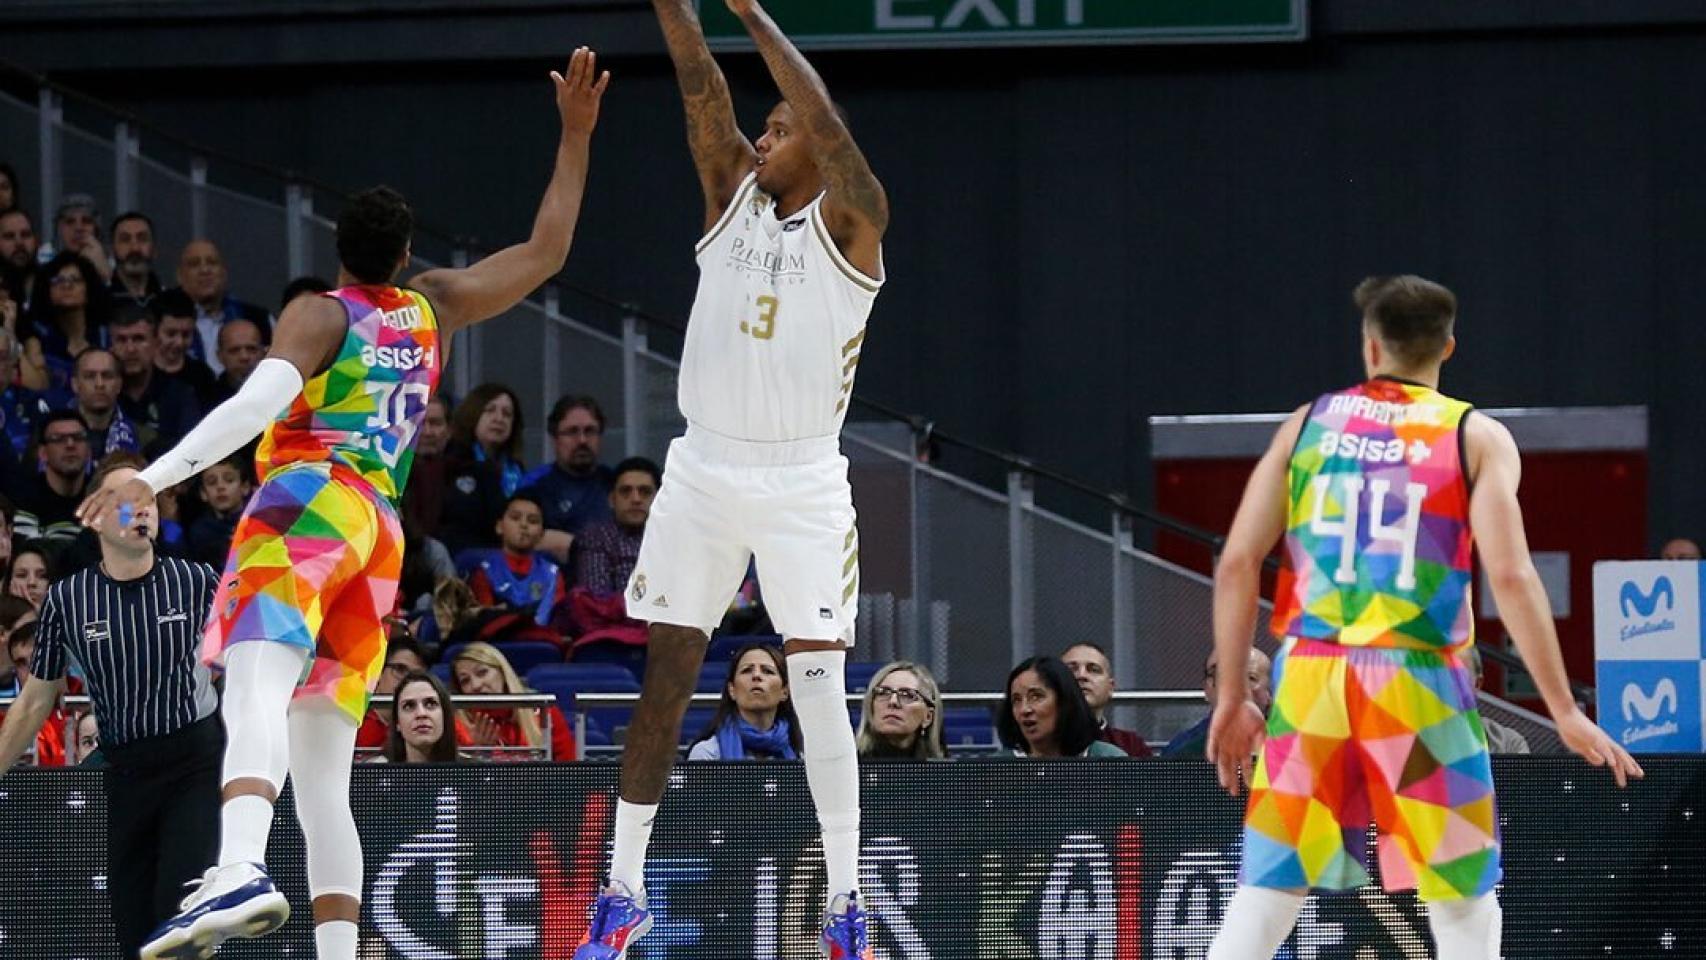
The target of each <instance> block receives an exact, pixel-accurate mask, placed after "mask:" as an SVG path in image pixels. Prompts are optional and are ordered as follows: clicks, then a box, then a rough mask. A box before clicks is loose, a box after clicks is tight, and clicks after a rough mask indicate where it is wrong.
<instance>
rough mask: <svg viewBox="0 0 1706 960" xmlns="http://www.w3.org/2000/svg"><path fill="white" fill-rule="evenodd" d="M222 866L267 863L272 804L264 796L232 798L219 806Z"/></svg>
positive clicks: (220, 861)
mask: <svg viewBox="0 0 1706 960" xmlns="http://www.w3.org/2000/svg"><path fill="white" fill-rule="evenodd" d="M219 830H220V833H219V865H220V866H222V867H228V866H230V865H232V864H234V863H265V862H266V859H267V834H268V833H270V832H271V831H272V804H270V803H268V802H267V801H266V798H265V797H257V796H254V795H252V794H247V795H244V796H241V797H232V798H231V799H230V800H227V801H225V805H224V806H222V807H220V808H219Z"/></svg>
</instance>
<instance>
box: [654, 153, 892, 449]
mask: <svg viewBox="0 0 1706 960" xmlns="http://www.w3.org/2000/svg"><path fill="white" fill-rule="evenodd" d="M822 204H823V197H822V196H821V195H820V196H819V197H818V198H817V199H815V200H813V201H812V202H811V203H809V204H807V205H806V206H805V207H804V208H803V209H801V210H800V211H799V212H797V213H795V214H794V215H793V216H791V217H789V218H788V219H787V220H778V219H776V208H775V202H774V201H773V200H772V199H771V198H770V197H769V196H768V195H766V194H765V193H764V192H763V191H761V190H759V189H758V184H757V179H756V176H755V175H748V176H747V178H746V179H745V180H744V181H742V182H741V185H740V189H739V190H737V191H735V198H734V201H733V202H732V203H731V204H730V205H729V208H728V209H727V210H725V211H723V215H722V217H721V218H720V219H719V220H718V221H717V225H716V226H715V227H712V228H711V232H710V233H708V234H706V235H705V238H704V239H703V240H701V241H699V246H698V260H699V292H698V294H697V296H695V298H694V300H693V314H692V316H691V318H690V319H689V320H688V325H687V344H686V348H685V350H683V352H682V355H681V380H680V384H679V390H678V394H677V400H678V402H679V403H680V405H681V414H682V416H684V417H686V418H687V421H688V422H689V423H692V424H696V425H698V426H701V427H704V428H706V429H708V430H711V431H714V432H716V433H719V434H722V435H723V436H726V437H732V438H734V439H737V440H753V441H762V442H775V441H784V440H803V439H806V438H809V437H822V436H831V435H835V434H838V433H840V432H841V423H842V421H843V420H845V419H846V418H847V404H848V402H849V400H850V398H851V396H852V393H853V373H854V370H855V369H857V367H858V366H859V353H860V350H861V348H862V346H863V344H864V340H865V320H866V318H868V317H869V316H870V314H871V304H872V302H873V301H875V300H876V298H877V291H878V290H880V289H881V288H882V281H881V280H875V279H872V278H870V277H867V276H865V275H864V274H863V273H861V272H859V271H858V270H857V269H855V268H854V267H853V265H852V264H850V263H848V262H847V258H846V257H844V256H842V255H841V251H840V249H838V248H837V247H836V246H835V241H834V240H833V239H831V238H830V235H829V228H828V227H827V226H826V225H825V224H824V222H823V214H822V211H821V209H820V207H821V206H822ZM879 256H880V255H879Z"/></svg>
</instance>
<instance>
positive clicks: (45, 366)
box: [18, 253, 112, 393]
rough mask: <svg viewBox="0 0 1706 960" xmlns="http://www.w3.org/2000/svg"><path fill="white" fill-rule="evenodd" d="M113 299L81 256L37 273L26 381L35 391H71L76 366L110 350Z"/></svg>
mask: <svg viewBox="0 0 1706 960" xmlns="http://www.w3.org/2000/svg"><path fill="white" fill-rule="evenodd" d="M111 318H112V299H111V298H110V297H108V296H107V286H106V281H104V280H102V279H101V275H100V274H99V273H97V272H95V267H94V265H93V264H91V263H90V262H89V261H87V260H85V259H83V257H82V256H80V255H78V254H75V253H62V254H59V255H58V256H56V257H54V258H53V259H52V260H49V261H48V262H47V263H45V264H43V265H42V268H41V269H40V270H38V271H36V280H35V291H34V292H33V293H32V294H31V295H30V317H29V321H30V322H29V324H28V326H27V329H26V330H25V331H24V333H23V338H24V357H23V362H22V363H21V364H20V365H19V370H18V372H19V374H20V380H21V382H22V383H23V385H24V386H26V387H29V388H30V389H31V390H40V391H43V392H54V391H58V392H61V393H63V392H65V391H69V390H70V389H71V367H72V362H73V361H74V360H75V359H76V358H77V356H78V355H79V354H81V353H82V352H83V351H84V350H87V349H89V348H90V347H99V346H104V345H105V344H106V338H107V321H108V320H110V319H111Z"/></svg>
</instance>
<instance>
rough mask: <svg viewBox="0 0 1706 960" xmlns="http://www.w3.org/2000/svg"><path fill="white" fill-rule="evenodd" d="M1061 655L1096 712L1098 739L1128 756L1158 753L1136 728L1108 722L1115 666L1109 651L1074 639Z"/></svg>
mask: <svg viewBox="0 0 1706 960" xmlns="http://www.w3.org/2000/svg"><path fill="white" fill-rule="evenodd" d="M1060 659H1061V660H1062V661H1064V662H1065V663H1066V668H1067V669H1068V670H1071V671H1072V678H1073V679H1074V680H1077V681H1078V689H1080V690H1082V691H1084V700H1085V702H1087V703H1089V704H1090V712H1091V713H1093V714H1095V715H1096V726H1097V727H1099V728H1100V729H1101V733H1099V734H1098V735H1097V737H1096V739H1098V740H1101V741H1103V742H1106V743H1111V744H1113V745H1114V746H1116V747H1119V748H1120V749H1121V750H1124V751H1125V753H1126V756H1128V757H1153V756H1155V751H1153V750H1151V749H1149V744H1148V743H1145V742H1144V739H1143V738H1142V737H1141V736H1139V735H1138V734H1137V731H1135V730H1121V729H1120V728H1118V727H1115V726H1112V725H1110V724H1109V723H1108V704H1109V703H1112V702H1113V699H1114V667H1113V662H1112V661H1110V660H1109V659H1108V652H1107V651H1106V650H1103V649H1102V648H1101V647H1100V646H1098V645H1097V644H1094V643H1075V644H1073V645H1072V646H1070V647H1067V648H1066V652H1065V653H1064V654H1062V655H1061V658H1060Z"/></svg>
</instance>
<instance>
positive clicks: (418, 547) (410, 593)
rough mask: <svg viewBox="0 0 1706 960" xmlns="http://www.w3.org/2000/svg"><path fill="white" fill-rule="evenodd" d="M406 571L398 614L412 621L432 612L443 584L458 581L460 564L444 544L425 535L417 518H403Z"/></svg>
mask: <svg viewBox="0 0 1706 960" xmlns="http://www.w3.org/2000/svg"><path fill="white" fill-rule="evenodd" d="M402 521H403V571H402V574H401V575H400V576H399V578H398V581H397V610H398V611H399V612H400V613H402V614H403V615H404V616H405V617H408V618H409V619H410V620H411V621H412V620H413V619H415V618H416V617H417V615H425V614H429V613H431V612H432V595H433V591H435V590H437V589H438V584H439V581H441V580H453V579H455V578H456V564H455V562H454V561H453V560H452V559H451V557H450V551H449V550H446V549H444V544H442V543H439V542H438V541H437V540H434V539H433V538H431V537H429V536H427V535H425V534H423V533H421V528H420V525H419V524H418V523H416V522H415V518H414V517H411V516H409V515H408V514H406V513H405V514H403V517H402Z"/></svg>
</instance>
